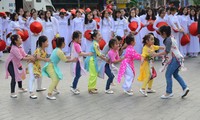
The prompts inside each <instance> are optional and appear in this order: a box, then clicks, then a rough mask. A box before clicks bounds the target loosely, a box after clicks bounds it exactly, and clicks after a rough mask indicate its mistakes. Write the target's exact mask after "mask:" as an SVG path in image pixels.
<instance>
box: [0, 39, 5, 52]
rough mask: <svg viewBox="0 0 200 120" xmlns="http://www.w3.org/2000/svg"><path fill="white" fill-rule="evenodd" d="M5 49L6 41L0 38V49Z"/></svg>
mask: <svg viewBox="0 0 200 120" xmlns="http://www.w3.org/2000/svg"><path fill="white" fill-rule="evenodd" d="M5 49H6V42H5V41H3V40H0V51H3V50H5Z"/></svg>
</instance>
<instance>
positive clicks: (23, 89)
mask: <svg viewBox="0 0 200 120" xmlns="http://www.w3.org/2000/svg"><path fill="white" fill-rule="evenodd" d="M18 91H19V92H20V93H24V92H27V91H28V90H27V89H25V88H19V90H18Z"/></svg>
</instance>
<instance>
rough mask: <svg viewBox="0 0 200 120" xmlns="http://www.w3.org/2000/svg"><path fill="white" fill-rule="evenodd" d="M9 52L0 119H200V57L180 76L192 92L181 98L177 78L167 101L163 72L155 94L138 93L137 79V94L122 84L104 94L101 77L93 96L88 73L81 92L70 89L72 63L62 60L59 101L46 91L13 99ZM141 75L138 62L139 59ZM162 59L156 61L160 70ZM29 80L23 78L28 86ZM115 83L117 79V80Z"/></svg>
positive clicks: (0, 65)
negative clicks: (50, 98) (48, 97)
mask: <svg viewBox="0 0 200 120" xmlns="http://www.w3.org/2000/svg"><path fill="white" fill-rule="evenodd" d="M6 57H7V54H6V55H4V56H3V58H0V59H1V61H0V80H1V84H0V120H199V119H200V101H199V100H200V95H199V93H200V87H199V85H200V82H199V81H200V71H199V69H200V57H198V58H190V59H186V62H185V66H186V67H187V68H188V71H187V72H181V75H182V76H183V78H184V79H185V81H186V82H187V84H188V86H189V87H190V90H191V91H190V93H189V95H188V96H187V98H185V99H181V98H180V94H181V93H182V90H181V88H180V86H179V85H178V83H177V82H176V81H175V80H174V82H173V83H174V84H173V90H174V97H173V98H171V99H168V100H162V99H160V96H161V95H162V94H163V93H164V92H165V78H164V73H160V74H159V75H158V77H157V78H156V79H155V82H154V85H153V86H154V89H155V90H156V91H157V93H155V94H149V96H148V97H143V96H142V95H141V94H140V93H139V92H138V90H139V88H140V86H141V83H139V82H138V81H137V80H136V79H135V82H134V84H133V90H134V95H133V96H128V95H126V94H124V93H123V91H122V89H121V85H119V84H116V86H115V87H112V88H113V90H114V91H115V94H113V95H107V94H105V93H104V87H105V83H106V79H105V80H103V79H98V83H97V86H98V89H99V94H97V95H90V94H88V92H87V82H88V76H84V77H81V79H80V82H79V84H78V87H79V89H80V90H81V94H80V95H73V94H72V93H71V92H70V87H69V86H70V85H71V81H72V77H71V76H70V74H69V64H65V63H60V64H59V66H60V67H61V70H62V71H63V73H64V80H62V81H60V83H59V86H58V89H59V90H60V92H61V94H59V95H57V100H55V101H50V100H47V99H46V91H45V92H42V93H37V95H38V97H39V98H38V99H36V100H32V99H30V98H29V94H28V93H23V94H21V93H19V94H18V98H16V99H12V98H10V93H9V92H10V88H9V84H10V79H9V80H5V79H4V78H5V69H4V63H5V58H6ZM135 64H136V73H137V75H138V70H139V62H136V63H135ZM159 65H160V62H156V68H157V69H159ZM27 83H28V81H27V80H25V81H24V84H23V85H24V87H26V88H27ZM49 83H50V79H48V78H47V77H44V78H43V86H44V87H46V88H47V87H48V85H49ZM115 83H116V82H115Z"/></svg>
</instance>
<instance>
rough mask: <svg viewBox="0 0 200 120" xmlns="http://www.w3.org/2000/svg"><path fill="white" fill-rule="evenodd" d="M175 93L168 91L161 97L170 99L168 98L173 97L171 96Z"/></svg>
mask: <svg viewBox="0 0 200 120" xmlns="http://www.w3.org/2000/svg"><path fill="white" fill-rule="evenodd" d="M173 95H174V94H173V93H171V94H169V93H166V94H165V95H162V96H161V97H160V98H161V99H168V98H171V97H173Z"/></svg>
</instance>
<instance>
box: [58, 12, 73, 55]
mask: <svg viewBox="0 0 200 120" xmlns="http://www.w3.org/2000/svg"><path fill="white" fill-rule="evenodd" d="M70 16H71V13H69V12H67V13H66V12H60V13H59V17H57V20H58V24H59V29H58V32H59V35H60V37H64V38H65V44H66V45H65V47H64V48H63V49H62V50H63V52H64V53H65V54H68V53H69V46H68V44H69V43H70V41H71V39H68V36H67V33H68V32H70V31H69V30H68V29H67V28H68V27H67V26H68V19H69V18H70Z"/></svg>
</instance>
